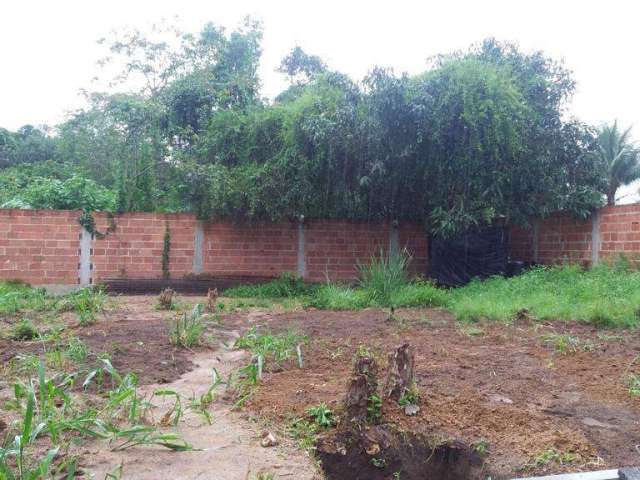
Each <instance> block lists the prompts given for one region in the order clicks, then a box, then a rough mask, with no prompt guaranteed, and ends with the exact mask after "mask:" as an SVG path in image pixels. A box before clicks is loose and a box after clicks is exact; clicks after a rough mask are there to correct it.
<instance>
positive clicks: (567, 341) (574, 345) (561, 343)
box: [542, 333, 595, 355]
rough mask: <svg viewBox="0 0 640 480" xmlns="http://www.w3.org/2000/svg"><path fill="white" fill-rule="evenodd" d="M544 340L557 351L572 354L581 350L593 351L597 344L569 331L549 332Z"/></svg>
mask: <svg viewBox="0 0 640 480" xmlns="http://www.w3.org/2000/svg"><path fill="white" fill-rule="evenodd" d="M542 342H543V343H544V344H545V345H547V346H551V347H552V348H553V349H554V350H555V352H556V353H559V354H561V355H570V354H573V353H578V352H579V351H583V352H591V351H593V350H594V349H595V345H594V344H593V343H592V342H591V341H589V340H582V339H580V338H579V337H576V336H575V335H569V334H567V333H549V334H547V335H543V336H542Z"/></svg>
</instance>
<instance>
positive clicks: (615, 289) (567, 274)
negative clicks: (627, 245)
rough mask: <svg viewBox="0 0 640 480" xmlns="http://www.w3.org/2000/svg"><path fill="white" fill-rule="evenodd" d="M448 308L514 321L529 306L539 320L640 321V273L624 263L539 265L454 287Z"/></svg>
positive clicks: (467, 315)
mask: <svg viewBox="0 0 640 480" xmlns="http://www.w3.org/2000/svg"><path fill="white" fill-rule="evenodd" d="M447 307H448V308H449V310H451V312H452V313H453V314H454V315H455V316H456V318H457V319H458V320H463V321H479V320H494V321H501V322H510V321H512V320H513V319H514V318H515V317H516V315H517V313H518V312H520V311H522V310H523V309H526V310H527V313H528V315H529V316H531V317H533V318H535V319H536V320H566V321H580V322H585V323H591V324H594V325H597V326H603V327H604V326H606V327H635V326H637V325H638V324H639V323H640V318H639V313H640V272H639V271H631V270H629V269H628V268H626V267H625V266H624V265H605V264H603V265H599V266H597V267H594V268H592V269H590V270H584V269H583V268H581V267H579V266H575V265H566V266H558V267H538V268H534V269H532V270H530V271H528V272H526V273H524V274H523V275H520V276H518V277H513V278H502V277H495V278H491V279H488V280H485V281H473V282H471V283H470V284H469V285H467V286H465V287H462V288H458V289H455V290H452V291H451V293H450V299H449V302H448V304H447Z"/></svg>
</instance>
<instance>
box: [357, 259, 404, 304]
mask: <svg viewBox="0 0 640 480" xmlns="http://www.w3.org/2000/svg"><path fill="white" fill-rule="evenodd" d="M410 261H411V257H410V256H409V254H408V253H407V251H406V250H403V251H401V252H391V253H389V255H386V254H385V252H384V251H383V250H380V252H379V254H378V255H377V256H372V257H371V260H370V261H369V263H366V264H360V265H358V270H359V273H360V288H362V290H364V291H365V292H366V293H367V294H368V295H369V296H370V298H371V300H372V301H374V302H377V303H380V304H383V305H388V304H390V303H391V297H392V295H393V293H394V292H397V291H398V290H400V289H401V288H402V287H404V286H405V285H406V284H407V283H408V280H407V266H408V264H409V262H410Z"/></svg>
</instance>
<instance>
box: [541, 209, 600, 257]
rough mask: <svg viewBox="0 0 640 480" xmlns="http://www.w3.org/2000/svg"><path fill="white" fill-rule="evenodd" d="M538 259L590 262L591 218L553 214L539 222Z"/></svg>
mask: <svg viewBox="0 0 640 480" xmlns="http://www.w3.org/2000/svg"><path fill="white" fill-rule="evenodd" d="M538 261H539V262H540V263H544V264H556V263H562V262H566V261H568V262H572V263H582V264H589V263H591V220H590V219H588V220H576V219H574V218H572V217H571V216H569V215H554V216H552V217H550V218H547V219H545V220H543V221H541V222H540V226H539V233H538Z"/></svg>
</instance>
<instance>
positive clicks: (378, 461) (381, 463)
mask: <svg viewBox="0 0 640 480" xmlns="http://www.w3.org/2000/svg"><path fill="white" fill-rule="evenodd" d="M371 465H373V466H374V467H376V468H385V467H386V466H387V461H386V460H385V459H384V458H377V457H373V458H372V459H371Z"/></svg>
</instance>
